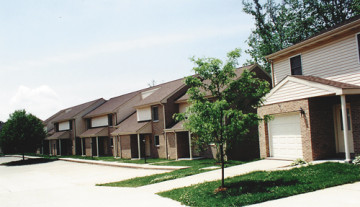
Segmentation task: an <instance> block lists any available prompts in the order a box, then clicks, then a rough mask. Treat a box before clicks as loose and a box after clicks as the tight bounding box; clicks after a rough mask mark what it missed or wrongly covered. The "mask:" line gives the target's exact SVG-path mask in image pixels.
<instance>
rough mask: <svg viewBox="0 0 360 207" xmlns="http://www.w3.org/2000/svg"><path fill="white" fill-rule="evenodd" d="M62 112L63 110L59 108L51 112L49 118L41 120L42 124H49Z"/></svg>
mask: <svg viewBox="0 0 360 207" xmlns="http://www.w3.org/2000/svg"><path fill="white" fill-rule="evenodd" d="M63 112H64V110H60V111H58V112H56V113H55V114H53V115H52V116H50V117H49V118H47V119H46V120H45V121H43V124H44V125H47V124H49V123H50V122H52V121H53V120H54V119H55V118H57V117H58V116H60V115H61V114H62V113H63Z"/></svg>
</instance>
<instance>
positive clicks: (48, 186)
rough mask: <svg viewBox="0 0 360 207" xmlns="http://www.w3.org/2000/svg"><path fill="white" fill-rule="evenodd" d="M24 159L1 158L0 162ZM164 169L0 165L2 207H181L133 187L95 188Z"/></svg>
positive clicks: (65, 164)
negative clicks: (102, 184) (125, 206)
mask: <svg viewBox="0 0 360 207" xmlns="http://www.w3.org/2000/svg"><path fill="white" fill-rule="evenodd" d="M20 159H21V158H14V157H0V163H4V162H9V161H15V160H20ZM162 172H166V171H165V170H149V169H132V168H120V167H108V166H98V165H90V164H81V163H73V162H66V161H53V162H49V163H42V164H34V165H26V166H11V167H7V166H1V165H0V203H1V206H6V207H12V206H34V207H35V206H37V207H38V206H47V207H48V206H62V207H63V206H87V207H88V206H96V207H101V206H104V205H109V206H124V205H129V206H145V205H146V206H153V205H154V206H155V205H157V206H158V205H160V206H181V205H180V204H179V203H178V202H176V201H173V200H170V199H167V198H163V197H160V196H158V195H154V194H153V193H150V192H146V191H141V190H139V189H134V188H113V187H99V186H95V184H97V183H106V182H112V181H119V180H124V179H129V178H133V177H137V176H145V175H150V174H156V173H162Z"/></svg>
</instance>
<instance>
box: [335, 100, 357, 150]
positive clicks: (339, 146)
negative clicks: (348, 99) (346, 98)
mask: <svg viewBox="0 0 360 207" xmlns="http://www.w3.org/2000/svg"><path fill="white" fill-rule="evenodd" d="M346 111H347V116H346V117H347V122H348V126H347V127H345V130H347V131H348V138H349V147H350V153H354V141H353V133H352V120H351V113H350V112H351V110H350V105H347V106H346ZM335 124H336V126H335V129H336V150H337V152H340V153H344V152H345V144H344V126H343V123H342V113H341V106H340V105H337V106H336V107H335Z"/></svg>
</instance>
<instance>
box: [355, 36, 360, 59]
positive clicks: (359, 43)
mask: <svg viewBox="0 0 360 207" xmlns="http://www.w3.org/2000/svg"><path fill="white" fill-rule="evenodd" d="M359 40H360V32H358V33H356V34H355V41H356V47H357V57H358V63H359V64H360V42H359Z"/></svg>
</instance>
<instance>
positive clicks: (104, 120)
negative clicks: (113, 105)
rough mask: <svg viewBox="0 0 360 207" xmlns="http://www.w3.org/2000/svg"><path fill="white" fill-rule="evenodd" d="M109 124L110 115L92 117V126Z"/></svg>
mask: <svg viewBox="0 0 360 207" xmlns="http://www.w3.org/2000/svg"><path fill="white" fill-rule="evenodd" d="M108 124H109V120H108V116H107V115H106V116H99V117H96V118H92V119H91V127H100V126H107V125H108Z"/></svg>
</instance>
